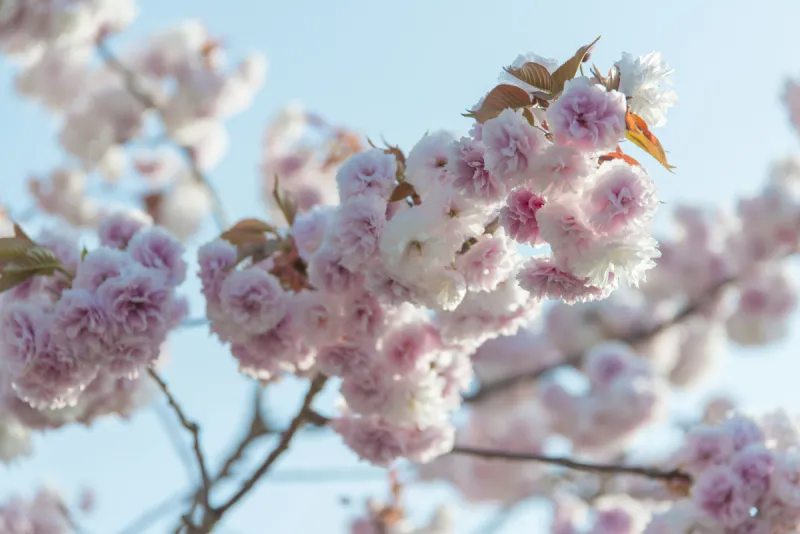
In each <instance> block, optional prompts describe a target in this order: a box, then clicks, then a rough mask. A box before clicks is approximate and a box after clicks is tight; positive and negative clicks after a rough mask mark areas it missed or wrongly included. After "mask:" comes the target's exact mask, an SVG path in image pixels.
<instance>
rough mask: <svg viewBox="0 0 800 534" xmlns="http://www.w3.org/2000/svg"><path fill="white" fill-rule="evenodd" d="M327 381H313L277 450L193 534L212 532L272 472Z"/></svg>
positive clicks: (209, 514) (304, 421)
mask: <svg viewBox="0 0 800 534" xmlns="http://www.w3.org/2000/svg"><path fill="white" fill-rule="evenodd" d="M326 381H327V377H326V376H323V375H318V376H317V377H316V378H314V379H313V380H312V381H311V385H310V386H309V388H308V392H307V393H306V396H305V398H304V399H303V404H302V405H301V406H300V410H299V411H298V412H297V415H296V416H295V417H294V419H292V422H291V423H290V424H289V427H288V428H287V429H286V430H285V431H284V432H283V433H282V434H281V437H280V439H279V440H278V443H277V445H275V448H274V449H272V452H270V453H269V455H268V456H267V458H266V459H265V460H264V462H263V463H262V464H261V465H260V466H259V467H258V469H256V470H255V472H254V473H253V474H252V475H251V476H250V477H249V478H247V480H245V481H244V483H243V484H242V487H241V488H240V489H239V491H237V492H236V493H235V494H234V495H233V497H231V498H230V499H228V501H227V502H226V503H225V504H223V505H221V506H219V507H216V508H210V507H207V509H206V514H205V517H204V518H203V523H202V526H201V527H200V530H196V531H192V532H193V534H194V532H197V533H198V534H199V533H203V534H206V533H208V532H210V531H211V529H212V528H213V527H214V525H216V524H217V523H218V522H219V520H220V519H221V518H222V516H223V515H225V514H226V513H227V512H228V511H229V510H230V509H231V508H233V507H234V506H236V504H238V503H239V501H241V500H242V499H243V498H244V497H245V496H246V495H247V494H248V493H249V492H250V490H252V489H253V488H254V487H255V485H256V484H257V483H258V481H259V480H260V479H261V477H263V476H264V475H265V474H266V473H267V472H268V471H269V470H270V468H271V467H272V466H273V465H274V464H275V462H276V461H277V460H278V458H280V456H281V455H282V454H283V453H285V452H286V451H287V450H289V445H291V443H292V440H293V439H294V436H295V434H297V432H298V431H299V430H300V428H301V427H302V426H303V424H304V423H306V422H308V420H309V417H310V415H309V414H311V413H313V410H312V408H311V404H312V402H313V401H314V398H316V396H317V395H318V394H319V393H320V391H322V388H323V387H324V386H325V382H326Z"/></svg>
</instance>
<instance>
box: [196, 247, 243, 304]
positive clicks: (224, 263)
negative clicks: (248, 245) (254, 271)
mask: <svg viewBox="0 0 800 534" xmlns="http://www.w3.org/2000/svg"><path fill="white" fill-rule="evenodd" d="M237 256H238V253H237V251H236V247H234V246H233V245H232V244H230V243H229V242H228V241H225V240H224V239H215V240H214V241H211V242H209V243H206V244H205V245H203V246H202V247H200V250H198V251H197V263H198V264H199V265H200V272H199V274H198V276H199V278H200V282H201V283H202V285H203V295H204V296H205V297H206V300H208V301H209V302H212V303H217V302H218V301H219V294H220V290H221V288H222V283H223V281H224V280H225V278H226V277H227V276H228V269H231V268H232V267H233V266H234V265H236V259H237Z"/></svg>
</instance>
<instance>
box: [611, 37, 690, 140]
mask: <svg viewBox="0 0 800 534" xmlns="http://www.w3.org/2000/svg"><path fill="white" fill-rule="evenodd" d="M617 68H619V73H620V83H619V90H620V91H621V92H623V93H625V95H626V96H628V97H630V100H628V105H630V107H631V111H632V112H633V113H636V114H637V115H639V116H640V117H641V118H643V119H644V121H645V122H646V123H647V124H648V125H649V126H663V125H664V124H666V122H667V117H666V113H667V110H668V109H669V108H671V107H672V106H674V105H675V104H676V103H677V101H678V97H677V95H676V94H675V92H674V91H672V90H669V89H665V88H664V85H666V84H669V83H671V82H670V76H672V72H673V71H672V69H670V68H669V67H668V66H667V64H666V63H664V61H662V59H661V54H660V53H659V52H651V53H649V54H647V55H645V56H640V57H638V58H635V59H634V58H633V56H631V55H630V54H628V53H627V52H623V54H622V59H620V60H619V61H618V62H617Z"/></svg>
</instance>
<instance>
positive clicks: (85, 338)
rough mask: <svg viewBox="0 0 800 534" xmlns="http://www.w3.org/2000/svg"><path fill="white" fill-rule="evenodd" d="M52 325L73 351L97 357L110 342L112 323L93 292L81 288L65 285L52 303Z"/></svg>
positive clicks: (107, 349) (91, 357) (90, 357)
mask: <svg viewBox="0 0 800 534" xmlns="http://www.w3.org/2000/svg"><path fill="white" fill-rule="evenodd" d="M52 327H53V329H54V333H55V334H56V336H57V337H58V338H59V339H62V338H63V340H64V342H66V343H67V344H68V345H70V346H71V347H72V350H74V351H75V352H76V353H77V354H82V355H83V357H85V358H88V359H95V360H97V359H99V358H101V357H102V356H104V355H105V353H106V352H107V351H109V350H110V349H111V348H112V345H114V344H115V343H114V340H113V337H112V335H113V332H112V325H111V324H110V322H109V319H108V315H107V313H106V310H105V307H104V306H103V304H102V303H101V302H100V299H99V298H98V296H97V295H96V294H93V293H91V292H89V291H87V290H84V289H68V290H66V291H64V293H62V295H61V299H60V300H59V301H58V303H56V307H55V310H54V314H53V320H52Z"/></svg>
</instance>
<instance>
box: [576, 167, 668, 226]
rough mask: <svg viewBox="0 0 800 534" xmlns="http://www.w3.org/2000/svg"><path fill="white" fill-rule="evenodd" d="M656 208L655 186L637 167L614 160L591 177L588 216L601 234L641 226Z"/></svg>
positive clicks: (650, 218)
mask: <svg viewBox="0 0 800 534" xmlns="http://www.w3.org/2000/svg"><path fill="white" fill-rule="evenodd" d="M657 207H658V198H657V197H656V188H655V183H654V182H653V180H652V178H650V177H649V176H648V175H647V173H645V171H644V170H643V169H642V168H641V167H639V166H631V165H629V164H627V163H625V162H624V161H619V160H615V161H609V162H607V163H604V164H603V165H601V166H600V169H599V170H598V171H597V173H596V174H595V183H594V185H593V186H592V191H591V197H590V199H589V208H588V214H589V218H590V220H591V221H592V223H593V224H594V225H595V226H597V227H598V228H600V229H602V230H603V231H605V232H615V231H617V230H619V229H620V228H623V227H629V226H645V225H647V224H649V223H650V221H651V220H652V218H653V215H654V214H655V212H656V208H657Z"/></svg>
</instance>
